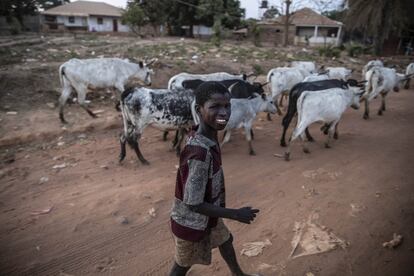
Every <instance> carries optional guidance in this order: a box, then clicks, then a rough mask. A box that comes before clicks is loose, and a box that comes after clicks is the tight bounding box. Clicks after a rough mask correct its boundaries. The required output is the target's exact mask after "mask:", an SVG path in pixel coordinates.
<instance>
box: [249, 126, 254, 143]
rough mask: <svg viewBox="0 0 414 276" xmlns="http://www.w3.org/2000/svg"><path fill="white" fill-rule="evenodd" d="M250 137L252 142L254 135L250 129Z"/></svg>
mask: <svg viewBox="0 0 414 276" xmlns="http://www.w3.org/2000/svg"><path fill="white" fill-rule="evenodd" d="M250 135H251V137H252V140H254V133H253V129H252V128H251V129H250Z"/></svg>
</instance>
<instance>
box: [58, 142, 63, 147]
mask: <svg viewBox="0 0 414 276" xmlns="http://www.w3.org/2000/svg"><path fill="white" fill-rule="evenodd" d="M64 144H65V142H59V143H57V145H58V147H61V146H63V145H64Z"/></svg>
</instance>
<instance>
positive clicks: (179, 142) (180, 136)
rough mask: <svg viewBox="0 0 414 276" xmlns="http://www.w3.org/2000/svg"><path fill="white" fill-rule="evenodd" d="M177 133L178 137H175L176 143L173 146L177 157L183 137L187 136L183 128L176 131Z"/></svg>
mask: <svg viewBox="0 0 414 276" xmlns="http://www.w3.org/2000/svg"><path fill="white" fill-rule="evenodd" d="M177 133H178V137H177V142H176V146H175V151H176V154H177V156H180V153H181V144H182V142H183V140H184V137H185V135H186V134H187V130H186V129H185V128H181V129H179V130H177Z"/></svg>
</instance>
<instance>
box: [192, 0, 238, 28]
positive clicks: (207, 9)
mask: <svg viewBox="0 0 414 276" xmlns="http://www.w3.org/2000/svg"><path fill="white" fill-rule="evenodd" d="M198 5H199V8H198V9H197V12H196V18H197V19H198V20H199V21H200V23H201V24H203V25H206V26H213V25H214V23H215V21H216V18H217V17H220V18H221V21H222V22H221V24H222V26H224V27H225V28H229V29H233V28H235V27H238V26H239V25H240V22H241V18H242V17H243V16H244V10H243V9H241V8H240V2H239V1H236V0H199V4H198Z"/></svg>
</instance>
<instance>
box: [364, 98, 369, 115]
mask: <svg viewBox="0 0 414 276" xmlns="http://www.w3.org/2000/svg"><path fill="white" fill-rule="evenodd" d="M363 118H364V119H365V120H368V119H369V102H368V99H365V112H364V117H363Z"/></svg>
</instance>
